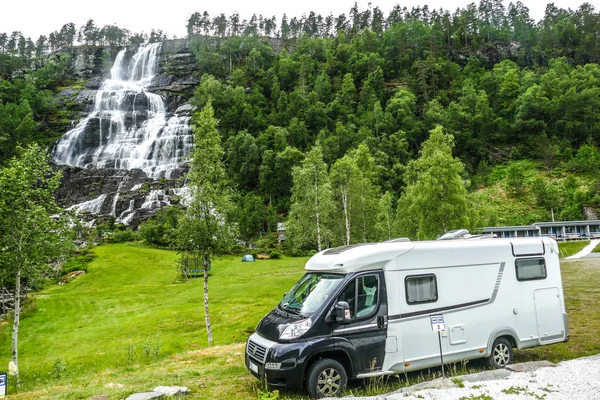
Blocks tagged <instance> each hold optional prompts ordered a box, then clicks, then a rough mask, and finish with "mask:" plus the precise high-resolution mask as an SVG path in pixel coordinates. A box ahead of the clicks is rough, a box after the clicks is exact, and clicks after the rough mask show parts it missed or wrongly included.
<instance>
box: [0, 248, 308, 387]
mask: <svg viewBox="0 0 600 400" xmlns="http://www.w3.org/2000/svg"><path fill="white" fill-rule="evenodd" d="M94 251H95V252H96V253H97V255H98V257H97V258H96V259H95V260H94V261H93V262H92V263H91V264H90V266H89V268H88V270H89V272H88V274H87V275H84V276H82V277H79V278H77V279H75V280H73V281H71V282H70V283H69V284H67V285H64V286H58V285H54V286H51V287H49V288H47V289H46V290H44V291H42V292H40V293H37V294H35V295H34V296H33V303H32V305H31V306H30V307H29V308H30V309H32V311H30V312H28V313H25V315H24V316H23V318H22V320H21V334H20V337H19V342H20V346H19V350H20V358H19V361H20V370H21V374H22V378H23V384H22V391H34V394H33V397H36V398H38V397H43V396H46V394H43V393H35V391H36V389H38V388H44V387H47V386H48V385H53V384H55V383H65V382H79V383H78V386H77V387H76V388H73V389H69V392H73V394H72V395H68V396H67V397H70V398H71V397H72V398H78V397H80V396H81V397H83V398H85V397H86V396H88V395H90V394H98V393H105V392H106V393H107V394H109V395H111V397H113V396H114V397H115V398H118V397H123V396H124V395H126V394H128V393H130V392H132V391H133V389H130V385H133V386H134V387H136V390H140V389H141V390H142V391H144V390H149V389H152V387H153V386H152V385H154V386H156V385H159V384H170V383H172V382H169V379H166V380H165V381H162V380H159V379H154V378H153V379H152V380H151V381H150V382H149V381H146V378H140V379H141V381H140V382H139V384H138V382H137V378H136V377H135V374H136V373H137V372H138V371H140V370H145V369H146V370H148V371H145V372H144V374H146V373H148V374H150V375H152V373H153V370H154V369H156V367H157V366H161V367H162V366H163V365H166V364H168V358H169V357H170V356H173V355H176V354H185V353H188V352H191V351H194V350H198V349H203V348H205V347H207V337H206V329H205V322H204V310H203V279H202V278H195V279H192V280H190V281H188V282H185V283H174V280H175V277H176V270H175V261H176V257H177V256H176V254H175V253H174V252H170V251H164V250H155V249H147V248H142V247H135V246H128V245H105V246H100V247H97V248H96V249H95V250H94ZM305 262H306V258H284V259H282V260H264V261H257V262H254V263H242V262H241V257H225V258H222V259H217V260H215V261H214V262H213V268H212V271H213V272H212V276H211V277H210V280H209V281H210V283H209V291H210V309H211V322H212V329H213V337H214V344H215V345H216V346H223V345H231V344H240V343H244V342H245V341H246V338H247V337H248V336H249V334H250V333H251V332H253V331H254V328H255V327H256V324H257V323H258V321H259V320H260V318H261V317H262V316H264V315H265V314H266V313H267V312H268V311H269V310H270V309H271V308H273V307H274V306H275V305H276V304H277V302H278V301H279V299H281V297H282V296H283V294H284V292H285V291H286V290H288V289H289V288H290V287H291V286H292V285H293V284H294V283H295V281H296V280H298V278H299V277H300V276H301V275H302V274H303V267H304V263H305ZM216 348H219V347H216ZM234 348H235V349H236V351H237V352H238V353H240V354H243V348H242V347H240V346H239V345H237V346H236V347H234ZM1 350H2V352H1V353H0V357H1V358H0V365H7V364H8V361H9V359H10V351H9V350H10V326H8V324H5V326H4V327H3V328H2V344H1ZM212 350H213V349H211V351H212ZM206 354H207V353H199V356H201V357H204V356H205V355H206ZM217 356H218V355H217V354H213V355H211V356H210V357H208V358H207V359H206V360H203V361H202V363H206V364H211V363H212V362H213V361H215V360H216V358H217ZM192 358H193V356H192ZM198 363H200V360H198ZM192 364H196V363H195V362H194V363H192ZM194 367H196V365H192V366H191V368H192V369H194ZM198 367H200V366H198ZM212 367H216V365H213V366H212ZM227 367H228V369H232V370H234V371H236V375H237V376H242V375H245V369H244V365H243V362H241V363H239V362H235V363H228V366H227ZM132 373H133V375H132ZM122 374H123V375H124V376H127V377H128V382H129V383H128V384H126V385H124V386H123V387H121V385H122V384H115V385H112V386H111V385H109V386H108V387H107V389H109V390H103V388H100V390H98V387H95V388H90V389H89V390H87V389H86V388H81V387H80V386H79V385H80V384H81V383H83V382H86V381H89V380H90V378H92V377H93V379H94V380H95V381H96V383H93V382H90V383H89V385H97V384H100V385H102V386H103V387H106V386H105V385H107V384H109V383H111V382H105V380H104V379H102V378H101V377H102V376H103V375H105V376H107V377H108V380H109V381H113V380H115V379H121V375H122ZM142 375H143V374H142ZM78 378H81V379H78ZM138 386H139V387H138ZM61 392H62V389H61ZM49 397H50V398H52V397H53V396H52V395H50V396H49Z"/></svg>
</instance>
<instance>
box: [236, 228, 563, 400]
mask: <svg viewBox="0 0 600 400" xmlns="http://www.w3.org/2000/svg"><path fill="white" fill-rule="evenodd" d="M305 269H306V274H305V275H304V276H303V277H302V278H301V279H300V280H299V281H298V283H297V284H296V285H295V286H294V287H293V288H292V289H291V290H289V291H288V292H287V293H286V294H285V295H284V297H283V299H282V300H281V302H280V303H279V304H278V305H277V307H276V308H274V309H273V310H272V311H271V312H270V313H269V314H267V315H266V316H265V317H264V318H263V319H262V320H261V322H260V323H259V324H258V327H257V329H256V332H255V333H254V334H252V335H251V336H250V338H249V339H248V343H247V346H246V365H247V366H248V369H249V371H250V372H251V373H252V374H253V375H255V376H256V377H257V378H259V379H262V380H264V381H265V382H266V383H267V384H269V385H271V386H279V387H291V388H300V387H305V388H306V389H307V390H308V392H309V393H310V395H311V396H313V397H316V398H320V397H330V396H337V395H339V394H340V393H342V392H343V390H344V387H345V385H346V382H347V380H348V378H366V377H373V376H380V375H389V374H398V373H402V372H405V371H412V370H418V369H422V368H428V367H433V366H439V365H441V364H442V361H441V355H440V347H441V353H442V356H443V363H453V362H461V361H466V360H469V359H474V358H483V357H487V358H488V360H489V362H490V365H491V366H493V367H496V368H501V367H504V366H506V365H507V364H509V363H511V362H512V358H513V348H517V349H523V348H527V347H534V346H540V345H546V344H551V343H557V342H563V341H567V340H568V321H567V314H566V312H565V304H564V298H563V288H562V280H561V272H560V265H559V261H558V246H557V243H556V242H555V241H554V240H552V239H549V238H519V239H492V238H486V239H484V238H481V239H457V240H438V241H425V242H411V241H409V240H398V241H391V242H386V243H368V244H358V245H350V246H343V247H338V248H333V249H328V250H325V251H322V252H320V253H318V254H316V255H315V256H313V257H312V258H311V259H310V260H309V261H308V262H307V263H306V267H305ZM432 316H442V318H443V322H444V328H445V329H444V330H443V331H441V333H439V336H438V331H435V330H434V326H433V324H432ZM435 328H436V329H438V328H440V327H439V326H437V325H435Z"/></svg>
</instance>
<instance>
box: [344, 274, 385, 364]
mask: <svg viewBox="0 0 600 400" xmlns="http://www.w3.org/2000/svg"><path fill="white" fill-rule="evenodd" d="M338 301H345V302H347V303H348V305H349V306H350V317H351V322H350V323H349V324H337V325H336V326H335V328H334V331H333V334H334V336H335V343H336V346H339V347H342V348H344V349H345V350H346V352H347V353H348V354H350V355H351V357H352V364H353V366H354V373H356V374H360V373H367V372H374V371H379V370H381V368H382V366H383V358H384V355H385V340H386V336H387V296H386V292H385V281H384V276H383V272H382V271H373V272H366V273H361V274H360V275H357V276H355V277H354V278H353V279H352V280H351V281H350V282H348V283H347V284H346V286H345V287H344V289H343V290H342V292H341V293H340V295H339V297H338Z"/></svg>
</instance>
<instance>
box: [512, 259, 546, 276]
mask: <svg viewBox="0 0 600 400" xmlns="http://www.w3.org/2000/svg"><path fill="white" fill-rule="evenodd" d="M515 266H516V269H517V280H518V281H532V280H535V279H546V261H545V260H544V259H543V258H521V259H519V260H516V261H515Z"/></svg>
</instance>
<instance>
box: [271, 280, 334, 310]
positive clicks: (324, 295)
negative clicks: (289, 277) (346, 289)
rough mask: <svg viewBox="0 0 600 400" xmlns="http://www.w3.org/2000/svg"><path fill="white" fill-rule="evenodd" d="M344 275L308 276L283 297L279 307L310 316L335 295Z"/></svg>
mask: <svg viewBox="0 0 600 400" xmlns="http://www.w3.org/2000/svg"><path fill="white" fill-rule="evenodd" d="M343 279H344V275H335V274H326V273H311V274H306V275H304V276H303V277H302V279H300V280H299V281H298V283H296V285H294V287H293V288H292V290H290V291H289V292H288V293H286V295H285V296H283V300H281V303H279V306H280V307H281V308H282V309H283V310H285V311H289V312H293V313H296V314H301V315H303V316H310V315H312V314H314V313H315V311H317V310H318V309H319V307H321V305H323V303H325V302H326V301H328V300H329V298H330V297H331V296H332V295H333V294H334V292H335V291H336V289H337V288H338V287H339V286H340V283H341V282H342V280H343Z"/></svg>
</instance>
